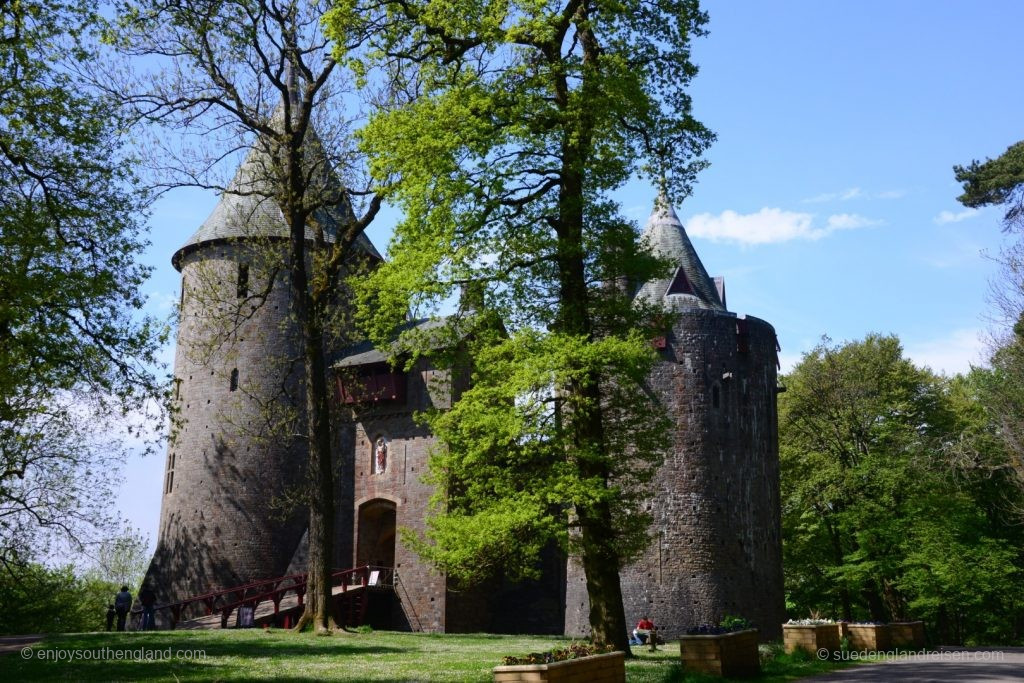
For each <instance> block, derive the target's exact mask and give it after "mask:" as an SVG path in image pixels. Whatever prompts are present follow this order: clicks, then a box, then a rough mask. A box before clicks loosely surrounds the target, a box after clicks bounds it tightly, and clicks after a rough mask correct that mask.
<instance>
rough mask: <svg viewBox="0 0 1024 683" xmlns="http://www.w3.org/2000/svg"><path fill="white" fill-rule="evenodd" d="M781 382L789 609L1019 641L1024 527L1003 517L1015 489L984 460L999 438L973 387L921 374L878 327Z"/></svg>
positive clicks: (809, 357)
mask: <svg viewBox="0 0 1024 683" xmlns="http://www.w3.org/2000/svg"><path fill="white" fill-rule="evenodd" d="M784 382H785V384H786V386H787V391H786V392H785V394H784V395H781V396H780V399H779V419H780V430H779V431H780V458H781V462H782V501H783V539H784V543H783V554H784V566H785V570H786V583H787V592H788V594H789V600H790V602H791V604H793V605H794V606H795V607H796V608H797V609H799V610H801V611H802V610H804V609H806V610H815V611H825V612H827V613H832V614H835V615H836V616H841V617H842V618H844V619H860V618H865V617H868V618H871V619H872V620H878V621H889V620H892V619H903V618H907V617H908V616H910V615H911V614H913V615H914V616H916V617H918V618H924V619H927V620H928V621H929V622H930V623H931V624H932V625H933V626H934V627H935V628H936V629H937V630H938V632H939V633H941V634H942V637H943V638H947V637H948V638H949V639H951V640H956V641H958V642H964V640H965V639H972V638H973V639H978V638H983V639H986V642H992V639H1002V640H1006V639H1007V638H1010V639H1013V638H1019V637H1020V635H1019V633H1018V634H1016V635H1012V634H1013V633H1014V629H1015V626H1013V624H1014V623H1015V620H1019V618H1020V614H1021V612H1020V609H1021V605H1020V602H1019V601H1018V600H1016V599H1014V598H1010V597H1008V596H1012V595H1015V594H1018V593H1019V592H1020V589H1019V586H1020V585H1021V581H1024V575H1022V573H1021V572H1020V569H1019V563H1020V531H1019V528H1017V527H1016V526H1015V525H1014V524H1013V522H1012V519H1010V518H1008V517H1007V515H1006V512H1007V510H1008V509H1010V507H1011V501H1010V500H1008V499H1007V498H1006V494H1007V493H1008V492H1012V489H1007V488H1006V487H1005V483H1006V482H1005V480H1003V481H1002V482H1000V481H999V477H1000V476H1001V475H1000V474H999V473H998V472H995V473H993V472H991V471H990V472H986V473H982V470H981V468H980V467H978V466H977V463H978V462H980V461H981V460H989V459H991V458H993V457H995V454H993V453H992V451H993V450H998V447H999V446H998V443H997V442H996V441H995V440H994V439H993V438H992V431H991V429H990V427H989V426H987V424H986V423H987V418H986V415H985V407H984V405H983V404H982V403H980V402H979V401H978V400H977V396H978V393H977V389H976V386H975V387H972V384H974V382H973V381H972V380H971V379H969V378H966V379H965V378H957V379H953V380H945V379H942V378H938V377H936V376H934V375H932V374H931V373H930V372H928V371H927V370H921V369H918V368H916V367H914V365H913V364H912V363H911V362H910V361H909V360H907V359H905V358H904V357H903V355H902V349H901V348H900V344H899V340H898V339H896V338H895V337H883V336H879V335H869V336H868V337H867V338H865V339H864V340H863V341H858V342H850V343H847V344H842V345H832V344H830V343H828V341H827V340H826V341H825V342H823V343H822V344H820V345H819V346H818V347H816V348H814V349H812V350H811V351H810V352H808V353H807V354H806V355H805V356H804V357H803V359H802V360H801V362H800V363H799V364H798V365H797V366H796V367H795V368H794V369H793V371H792V372H791V373H790V374H789V375H787V376H786V377H785V379H784ZM993 474H994V475H995V478H993ZM968 558H970V559H968ZM968 567H969V568H970V569H969V571H968V570H967V568H968ZM993 614H998V615H1000V616H999V617H997V618H996V619H995V620H993V618H992V617H991V615H993ZM993 621H996V622H998V624H994V623H993Z"/></svg>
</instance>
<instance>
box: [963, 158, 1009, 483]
mask: <svg viewBox="0 0 1024 683" xmlns="http://www.w3.org/2000/svg"><path fill="white" fill-rule="evenodd" d="M953 170H954V172H955V174H956V179H957V180H958V181H959V182H961V183H963V189H964V193H963V194H962V195H960V196H959V197H958V198H957V199H958V201H960V203H962V204H963V205H964V206H969V207H980V206H993V205H1002V206H1005V207H1006V213H1005V214H1004V215H1003V230H1004V232H1015V233H1019V232H1020V231H1021V229H1022V227H1024V223H1022V221H1024V142H1018V143H1016V144H1013V145H1011V146H1010V147H1009V148H1008V149H1007V150H1006V151H1005V152H1003V154H1001V155H1000V156H998V157H996V158H995V159H986V160H985V161H984V162H978V161H972V162H971V163H970V165H968V166H966V167H964V166H954V167H953ZM995 261H996V262H997V263H998V264H999V275H998V276H997V277H996V278H995V279H994V280H993V281H992V283H991V286H990V290H989V299H990V301H991V303H992V304H994V306H995V308H996V311H997V313H998V317H999V319H1000V322H1001V325H1002V328H1003V329H1001V330H997V331H996V332H995V333H994V335H993V339H992V347H991V351H992V355H991V357H990V362H991V364H992V372H991V373H978V374H977V377H978V378H979V380H980V381H981V383H982V388H983V391H984V395H985V405H986V406H987V410H988V411H989V412H990V414H991V417H992V419H993V421H994V423H995V424H997V425H998V434H999V436H1000V438H1001V439H1002V440H1003V442H1004V444H1005V445H1006V449H1005V450H1004V451H1003V453H1002V455H1003V462H1002V463H1001V465H1000V466H1001V467H1005V468H1008V469H1009V470H1010V471H1012V472H1013V473H1014V476H1013V481H1015V482H1016V486H1017V488H1018V490H1019V491H1020V492H1022V493H1024V277H1022V276H1021V273H1022V272H1024V242H1022V241H1021V240H1020V238H1019V237H1018V238H1016V239H1014V240H1013V241H1011V242H1009V243H1008V244H1006V245H1004V246H1003V247H1002V248H1001V249H1000V252H999V255H998V256H997V257H995ZM989 464H991V463H989Z"/></svg>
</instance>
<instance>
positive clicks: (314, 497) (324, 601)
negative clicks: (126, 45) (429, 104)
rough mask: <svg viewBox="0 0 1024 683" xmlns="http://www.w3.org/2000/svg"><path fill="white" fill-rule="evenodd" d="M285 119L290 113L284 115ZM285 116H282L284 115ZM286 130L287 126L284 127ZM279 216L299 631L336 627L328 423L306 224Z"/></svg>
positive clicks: (295, 188) (297, 169)
mask: <svg viewBox="0 0 1024 683" xmlns="http://www.w3.org/2000/svg"><path fill="white" fill-rule="evenodd" d="M289 115H290V114H289ZM286 117H287V116H286ZM286 125H287V124H286ZM303 132H304V131H302V130H298V131H292V140H293V142H292V144H291V145H290V146H289V149H288V159H287V173H288V182H289V190H290V197H291V198H297V197H304V196H305V190H306V187H305V178H304V174H303V173H302V168H303V164H302V144H303V139H304V137H305V136H304V135H303ZM287 209H288V210H286V211H285V214H286V218H287V220H288V225H289V247H290V254H289V258H290V271H291V286H292V292H291V293H292V309H293V314H294V315H295V317H296V323H297V327H298V328H299V329H300V330H301V331H302V336H303V339H302V345H303V367H304V370H305V388H306V437H307V442H308V452H309V465H308V475H307V476H308V492H307V495H308V499H309V532H308V541H309V566H308V569H307V584H306V603H305V610H304V611H303V613H302V616H301V617H300V618H299V621H298V623H297V624H296V626H295V630H297V631H301V630H303V629H305V628H306V627H307V626H309V625H312V626H313V628H314V630H316V631H330V630H332V629H334V628H336V624H335V623H334V617H333V615H332V610H331V607H332V602H333V601H332V594H331V570H332V564H333V555H334V472H333V467H332V462H331V418H330V406H329V404H328V400H327V377H326V362H325V358H324V347H323V345H324V339H323V338H324V335H323V326H322V324H321V322H320V314H321V311H320V310H318V307H317V306H316V305H315V303H314V302H313V300H312V297H311V294H310V289H309V287H310V282H309V274H308V273H307V271H306V268H307V266H306V261H307V259H306V220H307V216H306V213H305V211H304V210H303V209H302V208H301V207H296V206H295V205H294V204H292V205H290V206H288V207H287Z"/></svg>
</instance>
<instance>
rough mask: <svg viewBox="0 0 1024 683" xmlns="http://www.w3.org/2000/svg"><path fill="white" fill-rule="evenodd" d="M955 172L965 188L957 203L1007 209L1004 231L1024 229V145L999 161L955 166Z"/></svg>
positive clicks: (999, 157)
mask: <svg viewBox="0 0 1024 683" xmlns="http://www.w3.org/2000/svg"><path fill="white" fill-rule="evenodd" d="M953 172H954V173H955V174H956V179H957V182H961V183H963V188H964V193H963V194H962V195H960V196H959V197H957V201H959V202H960V203H961V204H963V205H964V206H969V207H973V208H977V207H980V206H991V205H1003V206H1005V207H1006V213H1005V214H1004V216H1003V225H1004V230H1007V231H1009V230H1011V229H1013V228H1014V227H1015V226H1019V225H1020V221H1021V219H1022V218H1024V142H1018V143H1016V144H1013V145H1010V147H1009V148H1008V149H1007V150H1006V151H1005V152H1003V153H1002V154H1001V155H999V156H998V157H996V158H995V159H986V160H985V161H983V162H980V161H972V162H971V163H970V164H969V165H967V166H954V167H953Z"/></svg>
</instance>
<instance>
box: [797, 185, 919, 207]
mask: <svg viewBox="0 0 1024 683" xmlns="http://www.w3.org/2000/svg"><path fill="white" fill-rule="evenodd" d="M906 195H907V191H906V190H884V191H882V192H873V193H870V192H865V191H864V190H862V189H860V188H859V187H848V188H846V189H845V190H840V191H839V192H825V193H822V194H819V195H817V196H814V197H808V198H807V199H803V200H801V203H803V204H821V203H823V202H848V201H850V200H852V199H900V198H902V197H905V196H906Z"/></svg>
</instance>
